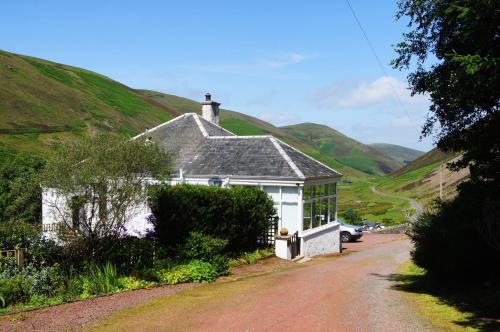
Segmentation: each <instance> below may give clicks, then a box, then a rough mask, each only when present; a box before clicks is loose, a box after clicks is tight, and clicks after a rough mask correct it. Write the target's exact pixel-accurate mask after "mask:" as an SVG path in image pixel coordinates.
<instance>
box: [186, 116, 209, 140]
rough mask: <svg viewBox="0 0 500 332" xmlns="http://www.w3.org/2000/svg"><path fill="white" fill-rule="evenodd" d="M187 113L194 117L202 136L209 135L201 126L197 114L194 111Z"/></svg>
mask: <svg viewBox="0 0 500 332" xmlns="http://www.w3.org/2000/svg"><path fill="white" fill-rule="evenodd" d="M189 114H190V115H191V116H192V117H193V118H194V121H195V122H196V124H197V125H198V128H199V129H200V131H201V134H202V135H203V137H205V138H207V137H210V135H208V132H207V130H206V129H205V126H203V123H201V120H200V118H199V116H198V114H196V113H189Z"/></svg>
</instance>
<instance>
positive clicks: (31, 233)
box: [0, 221, 41, 250]
mask: <svg viewBox="0 0 500 332" xmlns="http://www.w3.org/2000/svg"><path fill="white" fill-rule="evenodd" d="M40 230H41V227H40V225H32V224H28V223H25V222H21V221H18V222H14V221H9V222H0V249H6V250H12V249H14V248H16V247H19V248H29V247H30V246H31V245H32V244H33V243H34V242H36V241H37V240H38V239H39V238H40Z"/></svg>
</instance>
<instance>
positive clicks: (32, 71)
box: [0, 51, 175, 151]
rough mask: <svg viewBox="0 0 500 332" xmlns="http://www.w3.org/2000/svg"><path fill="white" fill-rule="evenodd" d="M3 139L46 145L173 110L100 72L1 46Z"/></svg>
mask: <svg viewBox="0 0 500 332" xmlns="http://www.w3.org/2000/svg"><path fill="white" fill-rule="evenodd" d="M0 82H1V84H0V112H1V117H0V144H3V145H5V146H8V147H11V148H14V149H16V150H24V151H46V150H48V149H49V143H50V142H51V141H52V140H53V139H65V138H70V137H75V136H79V135H83V134H86V133H89V132H92V131H95V130H110V131H114V132H119V133H122V134H125V135H128V136H130V135H132V134H134V133H136V132H138V131H140V130H143V129H144V128H145V127H148V126H151V125H153V124H157V123H160V122H163V121H166V120H168V119H171V118H172V116H173V115H174V113H175V112H173V111H172V110H170V109H168V108H167V107H165V106H162V105H159V104H158V105H155V104H154V103H153V102H151V101H149V100H147V98H146V97H144V96H143V95H141V94H139V93H137V92H135V91H134V90H132V89H130V88H128V87H126V86H124V85H122V84H120V83H118V82H115V81H113V80H111V79H109V78H107V77H104V76H102V75H99V74H96V73H93V72H90V71H87V70H84V69H80V68H75V67H71V66H66V65H61V64H57V63H53V62H49V61H45V60H41V59H36V58H32V57H27V56H21V55H17V54H12V53H8V52H3V51H0Z"/></svg>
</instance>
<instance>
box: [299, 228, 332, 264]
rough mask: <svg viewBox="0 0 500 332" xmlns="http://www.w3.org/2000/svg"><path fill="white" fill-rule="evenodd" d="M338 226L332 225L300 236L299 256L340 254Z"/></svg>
mask: <svg viewBox="0 0 500 332" xmlns="http://www.w3.org/2000/svg"><path fill="white" fill-rule="evenodd" d="M340 249H341V247H340V224H338V223H334V224H331V225H327V226H326V227H325V228H319V229H317V230H315V231H314V232H311V233H303V234H302V247H301V255H303V256H304V257H311V256H317V255H325V254H332V253H338V252H340Z"/></svg>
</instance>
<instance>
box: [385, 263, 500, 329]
mask: <svg viewBox="0 0 500 332" xmlns="http://www.w3.org/2000/svg"><path fill="white" fill-rule="evenodd" d="M394 279H395V280H396V281H397V282H398V283H397V284H396V285H395V286H394V288H396V289H398V290H400V291H404V292H406V294H407V296H408V298H409V300H410V301H411V303H412V304H413V305H414V306H415V309H416V312H417V314H418V315H419V316H421V317H422V318H424V319H426V320H428V321H429V322H431V324H432V325H433V326H434V327H435V328H436V330H439V331H499V330H500V310H499V303H500V302H499V301H498V300H499V299H500V291H499V288H498V287H493V286H491V285H489V286H487V285H477V284H474V283H471V284H468V285H450V284H449V283H438V282H436V281H434V280H432V279H430V278H429V277H428V276H427V275H426V273H425V271H424V270H423V269H421V268H419V267H418V266H416V265H415V264H414V263H413V262H412V261H408V262H407V263H405V264H404V265H403V266H402V267H401V268H400V270H399V273H398V274H397V275H396V276H395V278H394Z"/></svg>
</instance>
